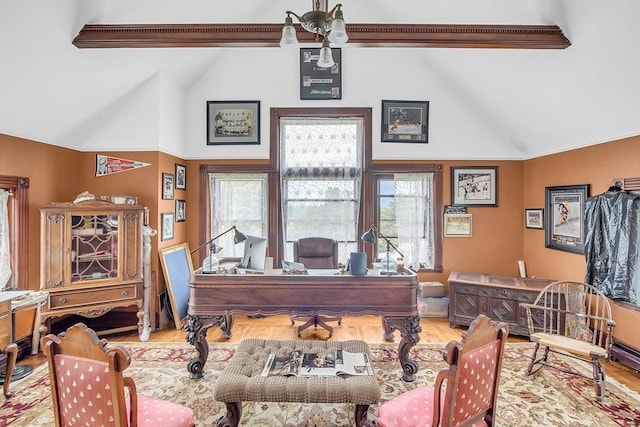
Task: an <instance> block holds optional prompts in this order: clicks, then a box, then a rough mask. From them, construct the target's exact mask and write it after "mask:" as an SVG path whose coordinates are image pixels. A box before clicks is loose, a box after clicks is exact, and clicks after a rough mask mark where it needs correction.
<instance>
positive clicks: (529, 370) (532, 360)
mask: <svg viewBox="0 0 640 427" xmlns="http://www.w3.org/2000/svg"><path fill="white" fill-rule="evenodd" d="M539 348H540V344H539V343H535V345H534V346H533V353H531V358H530V360H529V364H528V365H527V372H526V373H527V375H531V374H532V373H533V365H535V363H536V357H537V356H538V349H539Z"/></svg>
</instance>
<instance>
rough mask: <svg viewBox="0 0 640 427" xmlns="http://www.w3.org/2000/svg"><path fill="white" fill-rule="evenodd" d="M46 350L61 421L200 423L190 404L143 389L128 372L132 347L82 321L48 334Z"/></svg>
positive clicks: (176, 426) (118, 425)
mask: <svg viewBox="0 0 640 427" xmlns="http://www.w3.org/2000/svg"><path fill="white" fill-rule="evenodd" d="M42 350H43V352H44V354H45V356H46V358H47V363H48V365H49V379H50V382H51V397H52V399H53V412H54V417H55V425H56V427H61V426H65V427H67V426H89V425H91V426H101V425H102V426H115V427H125V426H126V427H135V426H150V427H157V426H163V427H190V426H194V425H195V424H194V418H193V411H192V410H191V408H188V407H186V406H182V405H179V404H177V403H173V402H169V401H166V400H162V399H157V398H154V397H149V396H144V395H141V394H138V393H137V390H136V385H135V383H134V381H133V379H132V378H130V377H125V376H123V371H124V370H125V369H126V368H127V367H129V365H130V364H131V356H130V355H129V353H128V352H127V350H126V349H124V348H123V347H113V348H107V341H106V340H105V339H98V336H97V335H96V333H95V332H94V331H93V330H91V329H89V328H87V326H86V325H85V324H83V323H77V324H76V325H74V326H72V327H70V328H69V329H67V331H66V332H63V333H61V334H60V335H53V334H49V335H47V336H45V337H43V338H42ZM125 390H127V391H125Z"/></svg>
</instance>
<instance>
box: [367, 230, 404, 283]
mask: <svg viewBox="0 0 640 427" xmlns="http://www.w3.org/2000/svg"><path fill="white" fill-rule="evenodd" d="M377 238H381V239H383V240H384V241H385V243H386V244H387V261H386V262H387V265H386V268H385V270H384V271H383V274H395V265H394V266H393V269H391V262H390V258H389V257H390V255H391V254H390V252H391V248H393V250H394V251H396V252H397V253H398V254H399V255H400V256H401V257H403V258H404V254H403V253H402V252H400V250H399V249H398V248H397V247H395V245H394V244H393V243H391V241H390V240H389V239H387V238H386V237H385V236H384V235H383V234H382V233H381V232H380V230H378V229H377V228H376V226H375V225H372V226H371V227H369V230H367V231H366V232H365V233H364V234H363V235H362V237H360V239H362V241H363V242H366V243H375V242H376V239H377ZM394 264H395V263H394Z"/></svg>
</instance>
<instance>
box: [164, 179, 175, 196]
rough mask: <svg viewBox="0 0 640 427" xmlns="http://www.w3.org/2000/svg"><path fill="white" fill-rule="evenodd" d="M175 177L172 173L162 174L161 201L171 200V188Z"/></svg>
mask: <svg viewBox="0 0 640 427" xmlns="http://www.w3.org/2000/svg"><path fill="white" fill-rule="evenodd" d="M174 181H175V177H174V175H173V174H172V173H163V174H162V199H163V200H173V188H174Z"/></svg>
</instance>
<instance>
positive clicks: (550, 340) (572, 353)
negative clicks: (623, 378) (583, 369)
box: [520, 282, 616, 401]
mask: <svg viewBox="0 0 640 427" xmlns="http://www.w3.org/2000/svg"><path fill="white" fill-rule="evenodd" d="M520 305H521V307H523V308H524V309H525V311H526V317H527V325H528V327H529V335H530V338H531V341H532V342H534V343H535V346H534V349H533V353H532V354H531V360H530V362H529V365H528V366H527V371H526V373H527V375H532V374H535V373H536V372H538V371H539V370H540V369H541V368H543V367H548V368H554V369H557V370H560V371H563V372H566V373H569V374H573V375H578V376H581V377H585V378H590V379H593V382H594V385H595V393H596V399H597V400H598V401H601V400H602V399H603V398H604V392H605V375H604V367H603V366H602V364H601V363H600V361H601V360H603V359H608V358H609V357H610V355H611V347H612V345H613V328H614V327H615V325H616V322H615V321H614V320H613V319H612V317H611V306H610V305H609V300H608V299H607V297H606V296H604V294H602V292H600V291H599V290H598V289H596V288H595V287H593V286H591V285H587V284H584V283H579V282H554V283H550V284H549V285H547V286H546V287H544V288H543V289H542V290H541V291H540V293H539V294H538V296H537V297H536V299H535V300H534V301H533V303H530V304H526V303H521V304H520ZM540 349H542V355H541V356H540V357H538V351H539V350H540ZM552 354H555V355H557V356H562V357H565V356H566V357H572V358H575V359H580V360H586V361H589V362H590V363H591V365H592V376H587V375H584V374H582V373H580V372H578V371H577V370H574V369H571V368H566V367H563V366H561V365H559V364H556V363H554V360H553V358H551V357H550V356H551V355H552Z"/></svg>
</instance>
